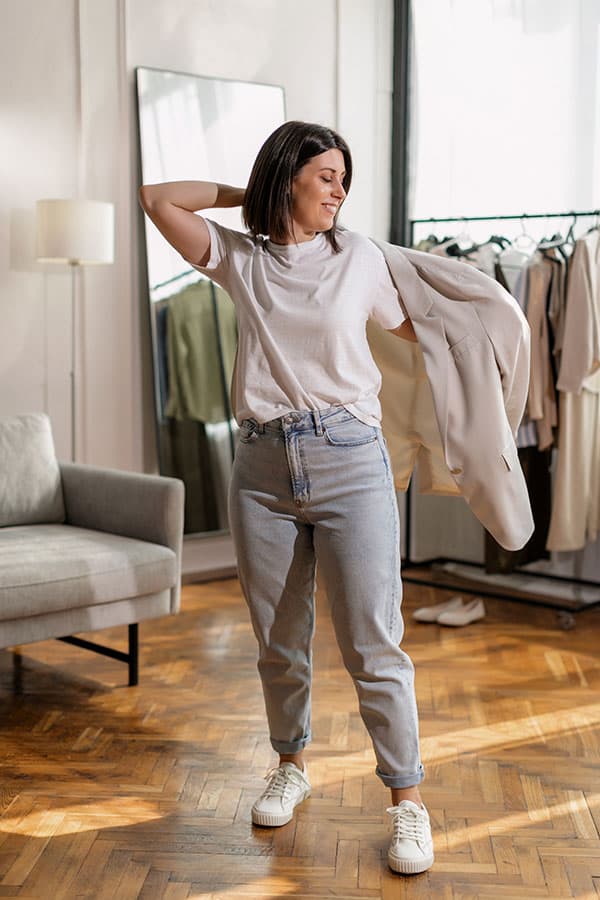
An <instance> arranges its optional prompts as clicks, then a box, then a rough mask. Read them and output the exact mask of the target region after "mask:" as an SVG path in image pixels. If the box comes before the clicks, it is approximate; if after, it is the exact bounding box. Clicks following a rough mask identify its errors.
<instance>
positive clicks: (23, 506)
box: [0, 413, 65, 528]
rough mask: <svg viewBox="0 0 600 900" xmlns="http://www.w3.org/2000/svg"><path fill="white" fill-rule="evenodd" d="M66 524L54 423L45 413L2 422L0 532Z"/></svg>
mask: <svg viewBox="0 0 600 900" xmlns="http://www.w3.org/2000/svg"><path fill="white" fill-rule="evenodd" d="M64 521H65V507H64V503H63V495H62V485H61V480H60V470H59V467H58V462H57V459H56V455H55V452H54V441H53V440H52V430H51V428H50V419H49V418H48V416H46V415H44V414H43V413H30V414H29V415H25V416H14V417H12V418H3V419H0V528H3V527H5V526H7V525H30V524H34V523H37V522H64Z"/></svg>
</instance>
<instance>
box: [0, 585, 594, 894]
mask: <svg viewBox="0 0 600 900" xmlns="http://www.w3.org/2000/svg"><path fill="white" fill-rule="evenodd" d="M442 597H443V595H442V594H439V593H438V594H436V592H435V591H434V590H433V589H431V588H425V587H422V586H416V585H407V586H406V596H405V614H406V618H407V634H406V638H405V644H404V646H405V647H406V648H407V650H408V651H409V652H410V653H411V655H412V657H413V659H414V661H415V663H416V667H417V691H418V698H419V706H420V714H421V732H422V740H423V757H424V762H425V765H426V769H427V778H426V781H425V782H424V784H423V795H424V798H425V800H426V803H427V805H428V807H429V810H430V813H431V816H432V821H433V826H434V836H435V843H436V853H437V858H436V863H435V865H434V868H433V869H432V870H431V871H430V872H428V873H426V874H423V875H420V876H412V877H403V876H399V875H394V874H393V873H392V872H390V871H389V870H388V869H387V865H386V861H385V854H386V849H387V842H388V834H389V832H388V824H387V818H388V817H387V816H386V815H385V812H384V810H385V807H386V806H387V805H388V802H389V801H388V792H387V791H386V789H385V788H384V787H383V785H381V783H380V782H379V781H378V779H376V777H375V775H374V773H373V769H374V759H373V756H372V751H371V748H370V744H369V741H368V738H367V736H366V733H365V731H364V728H363V725H362V722H361V720H360V719H359V716H358V714H357V710H356V701H355V695H354V689H353V687H352V685H351V683H350V680H349V677H348V676H347V675H346V673H345V671H344V670H343V669H342V666H341V662H340V657H339V654H338V651H337V648H336V646H335V642H334V639H333V633H332V629H331V626H330V623H329V618H328V613H327V603H326V598H325V597H324V595H323V593H322V592H319V595H318V610H319V615H318V624H317V637H316V642H315V670H316V673H315V689H314V721H313V726H314V733H315V740H314V743H313V744H312V745H311V749H310V754H309V770H310V774H311V779H312V782H313V785H314V788H313V794H312V796H311V798H310V799H309V800H307V801H306V802H305V803H304V804H303V805H302V806H301V807H300V808H299V810H298V813H297V815H296V818H295V819H294V820H293V821H292V822H290V823H289V824H288V825H286V826H284V827H283V828H279V829H258V828H253V827H252V825H251V824H250V806H251V804H252V801H253V799H254V797H255V796H256V794H257V792H259V791H260V790H261V786H262V784H263V782H262V780H261V779H262V776H263V775H264V774H265V772H266V770H267V768H268V767H269V766H270V765H271V764H272V762H273V761H274V755H273V754H272V752H271V749H270V746H269V743H268V740H267V736H266V731H265V719H264V713H263V704H262V697H261V694H260V689H259V682H258V676H257V673H256V668H255V646H254V636H253V634H252V632H251V629H250V626H249V623H248V619H247V615H246V610H245V607H244V605H243V601H242V599H241V596H240V591H239V587H238V583H237V581H236V580H233V579H231V580H226V581H220V582H213V583H209V584H204V585H193V586H187V587H186V588H185V589H184V593H183V610H182V613H181V614H180V615H179V616H176V617H170V618H168V619H163V620H160V621H157V622H148V623H145V624H143V625H142V626H141V629H140V636H141V653H142V657H141V684H140V686H139V687H137V688H128V687H126V686H125V679H126V672H125V667H124V666H123V665H122V664H119V663H117V662H114V661H112V660H110V659H107V658H103V657H97V656H95V655H92V654H89V653H86V652H85V651H82V650H79V649H77V648H74V647H70V646H67V645H65V644H62V643H58V642H46V643H41V644H36V645H30V646H28V647H24V648H23V649H22V654H23V655H22V672H21V687H20V692H19V691H17V690H16V687H15V684H14V683H13V656H12V653H11V652H9V651H0V719H1V722H2V728H1V729H0V761H1V766H2V773H1V781H0V898H1V897H21V898H36V900H39V898H44V900H46V898H51V900H54V898H56V900H60V898H65V900H74V898H93V900H108V898H118V900H134V898H140V900H155V898H157V900H158V898H161V900H162V898H165V900H180V898H187V897H190V898H192V897H194V898H203V900H211V898H212V900H222V898H236V900H237V898H255V900H256V898H304V900H320V898H331V897H335V898H338V900H346V898H347V900H349V898H361V900H367V898H384V900H390V898H415V900H416V898H443V900H450V898H456V900H459V898H460V900H467V898H469V900H475V898H487V900H495V898H497V900H500V898H518V900H524V898H535V897H544V898H565V897H577V898H580V900H591V898H592V897H596V896H598V895H599V893H600V840H599V828H600V661H599V647H600V640H599V635H600V628H599V625H600V610H590V611H588V612H585V613H583V614H582V615H581V616H580V617H579V619H578V623H577V626H576V628H575V630H572V631H561V630H560V629H559V628H558V627H557V623H556V615H555V613H552V612H551V611H549V610H544V609H539V608H535V607H528V606H523V605H518V604H514V603H509V602H503V601H497V600H496V601H495V600H489V601H486V605H487V609H488V616H487V617H486V619H485V620H483V621H482V622H480V623H476V624H475V625H472V626H470V627H468V628H465V629H460V630H448V629H446V630H442V629H440V627H439V626H437V625H417V624H416V623H413V622H411V620H410V616H409V613H410V610H412V609H414V608H415V606H417V605H423V604H429V603H432V602H436V601H437V600H439V599H441V598H442ZM122 632H123V630H115V631H114V632H112V633H109V634H107V638H109V637H110V638H111V640H112V642H113V643H115V644H119V643H120V642H122V641H123V640H124V635H123V633H122Z"/></svg>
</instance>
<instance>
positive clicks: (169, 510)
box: [60, 463, 184, 568]
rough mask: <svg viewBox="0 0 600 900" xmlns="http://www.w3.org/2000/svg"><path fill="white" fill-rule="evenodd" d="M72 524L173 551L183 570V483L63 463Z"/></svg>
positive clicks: (64, 486)
mask: <svg viewBox="0 0 600 900" xmlns="http://www.w3.org/2000/svg"><path fill="white" fill-rule="evenodd" d="M60 473H61V478H62V487H63V496H64V502H65V510H66V517H67V523H68V524H69V525H76V526H78V527H79V528H91V529H95V530H96V531H107V532H110V533H111V534H120V535H122V536H123V537H131V538H137V539H138V540H141V541H150V542H152V543H154V544H162V545H163V546H165V547H170V548H171V550H173V551H174V552H175V554H176V556H177V560H178V563H179V568H181V545H182V541H183V502H184V484H183V482H182V481H179V479H177V478H165V477H163V476H161V475H144V474H140V473H137V472H123V471H120V470H118V469H100V468H97V467H96V466H88V465H81V464H79V463H60Z"/></svg>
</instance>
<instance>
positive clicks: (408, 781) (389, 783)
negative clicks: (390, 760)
mask: <svg viewBox="0 0 600 900" xmlns="http://www.w3.org/2000/svg"><path fill="white" fill-rule="evenodd" d="M375 774H376V775H377V777H378V778H381V780H382V781H383V783H384V784H385V785H386V787H389V788H409V787H415V786H416V785H417V784H420V783H421V782H422V781H423V779H424V778H425V769H424V768H423V766H422V765H419V768H418V770H417V772H416V774H415V775H386V774H385V772H382V771H380V769H379V766H377V768H376V769H375Z"/></svg>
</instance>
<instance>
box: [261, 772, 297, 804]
mask: <svg viewBox="0 0 600 900" xmlns="http://www.w3.org/2000/svg"><path fill="white" fill-rule="evenodd" d="M265 780H266V781H268V782H269V785H268V787H267V788H266V790H265V792H264V794H263V797H265V798H266V797H282V798H283V799H284V800H285V797H286V793H287V791H288V789H289V787H290V786H291V785H292V784H295V785H296V786H297V787H304V778H303V777H302V773H301V772H300V770H298V774H297V775H296V773H295V772H294V770H293V769H283V768H281V766H273V768H272V769H269V771H268V772H267V774H266V775H265Z"/></svg>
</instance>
